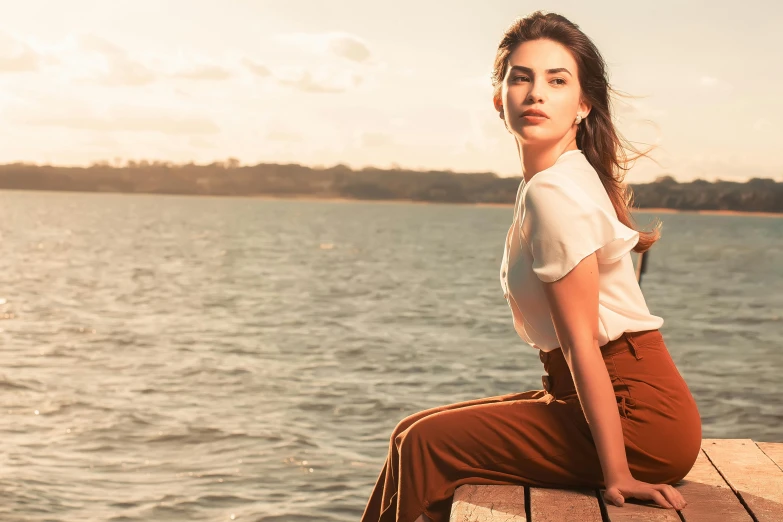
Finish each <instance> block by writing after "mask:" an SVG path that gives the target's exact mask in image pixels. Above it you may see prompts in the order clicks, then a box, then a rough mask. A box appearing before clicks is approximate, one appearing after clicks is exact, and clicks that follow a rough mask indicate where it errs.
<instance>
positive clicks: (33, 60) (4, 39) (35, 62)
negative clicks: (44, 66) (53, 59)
mask: <svg viewBox="0 0 783 522" xmlns="http://www.w3.org/2000/svg"><path fill="white" fill-rule="evenodd" d="M40 65H41V55H39V54H38V53H37V52H36V51H35V50H34V49H33V48H32V47H30V46H29V45H27V44H26V43H24V42H22V41H19V40H16V39H15V38H12V37H10V36H8V35H5V34H0V72H3V73H15V72H28V71H37V70H38V69H39V67H40Z"/></svg>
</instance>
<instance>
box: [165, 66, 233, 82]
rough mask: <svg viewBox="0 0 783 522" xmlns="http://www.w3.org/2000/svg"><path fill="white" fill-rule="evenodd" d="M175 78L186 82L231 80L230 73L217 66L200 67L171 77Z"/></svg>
mask: <svg viewBox="0 0 783 522" xmlns="http://www.w3.org/2000/svg"><path fill="white" fill-rule="evenodd" d="M173 76H174V77H175V78H184V79H187V80H227V79H229V78H231V76H232V74H231V71H229V70H228V69H226V68H224V67H220V66H218V65H200V66H196V67H193V68H191V69H189V70H186V71H181V72H178V73H176V74H174V75H173Z"/></svg>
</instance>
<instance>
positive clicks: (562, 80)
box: [552, 78, 566, 85]
mask: <svg viewBox="0 0 783 522" xmlns="http://www.w3.org/2000/svg"><path fill="white" fill-rule="evenodd" d="M552 81H553V82H557V81H560V82H563V83H558V85H565V84H566V81H565V80H564V79H562V78H555V79H554V80H552Z"/></svg>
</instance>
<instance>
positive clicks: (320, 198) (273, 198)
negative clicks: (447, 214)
mask: <svg viewBox="0 0 783 522" xmlns="http://www.w3.org/2000/svg"><path fill="white" fill-rule="evenodd" d="M6 191H7V192H15V191H19V192H56V193H68V192H73V193H79V194H125V195H131V196H136V195H138V196H176V197H179V196H182V197H189V198H192V197H199V198H242V199H262V200H269V201H326V202H330V203H392V204H403V203H404V204H415V205H462V206H469V207H499V208H513V207H514V203H460V202H450V201H443V202H441V201H421V200H412V199H358V198H343V197H337V196H312V195H304V194H303V195H290V196H275V195H271V194H248V195H243V194H236V195H234V194H232V195H227V194H171V193H161V192H119V191H117V192H115V191H105V192H104V191H80V190H73V191H71V190H57V189H32V190H31V189H15V188H0V192H6ZM632 212H634V213H639V212H640V213H645V214H647V213H650V214H705V215H715V216H758V217H777V218H781V217H783V212H759V211H742V210H680V209H675V208H665V207H654V208H653V207H650V208H633V209H632Z"/></svg>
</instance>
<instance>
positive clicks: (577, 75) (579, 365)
mask: <svg viewBox="0 0 783 522" xmlns="http://www.w3.org/2000/svg"><path fill="white" fill-rule="evenodd" d="M493 84H494V85H495V93H494V105H495V109H496V110H497V111H498V113H499V116H500V118H502V119H503V120H504V122H505V125H506V128H507V129H508V131H509V132H510V133H511V134H512V135H513V136H514V138H515V140H516V144H517V150H518V152H519V157H520V161H521V166H522V172H523V174H524V180H523V181H522V182H521V183H520V188H519V190H518V192H517V200H516V204H515V208H514V220H513V223H512V226H511V228H510V229H509V232H508V235H507V237H506V245H505V251H504V255H503V262H502V266H501V271H500V279H501V285H502V286H503V289H504V291H505V297H506V299H507V300H508V303H509V306H510V307H511V311H512V317H513V324H514V328H515V330H516V331H517V333H518V334H519V335H520V337H521V338H522V339H523V340H525V341H526V342H528V343H529V344H530V345H531V346H532V347H533V348H536V349H538V350H539V353H540V358H541V361H542V362H543V363H544V369H545V371H546V373H547V375H545V376H544V377H543V381H544V389H543V390H531V391H526V392H522V393H513V394H508V395H501V396H496V397H488V398H483V399H476V400H472V401H467V402H460V403H456V404H450V405H445V406H440V407H436V408H432V409H428V410H425V411H422V412H419V413H415V414H413V415H410V416H408V417H406V418H405V419H403V420H402V421H400V422H399V423H398V424H397V426H396V427H395V429H394V430H393V432H392V434H391V437H390V440H389V454H388V456H387V459H386V463H385V465H384V467H383V469H382V470H381V473H380V476H379V477H378V481H377V484H376V485H375V488H374V489H373V491H372V495H371V497H370V499H369V502H368V504H367V507H366V508H365V511H364V515H363V516H362V521H363V522H368V521H372V522H376V521H382V522H386V521H397V522H427V521H430V520H432V521H435V522H447V521H448V518H449V513H450V507H451V502H452V497H453V494H454V491H455V489H456V488H458V487H459V486H461V485H463V484H500V485H528V486H538V487H555V488H557V487H589V488H605V492H604V499H605V500H606V501H607V502H611V503H613V504H615V505H622V504H623V502H624V499H625V498H629V497H636V498H638V499H647V500H653V501H655V502H656V503H657V504H659V505H661V506H663V507H666V508H677V509H679V508H682V507H683V506H684V505H685V500H684V499H683V497H682V495H681V494H680V493H679V492H678V491H677V490H676V489H675V488H674V487H672V484H676V483H677V482H678V481H679V480H681V479H682V478H683V477H685V475H686V474H687V473H688V471H689V470H690V469H691V467H692V466H693V464H694V462H695V460H696V457H697V455H698V452H699V451H700V447H701V419H700V416H699V412H698V409H697V407H696V403H695V401H694V399H693V397H692V395H691V393H690V391H689V389H688V387H687V385H686V383H685V382H684V380H683V379H682V377H681V375H680V373H679V372H678V370H677V368H676V367H675V365H674V363H673V361H672V359H671V357H670V355H669V352H668V350H667V348H666V346H665V344H664V340H663V337H662V335H661V333H660V332H659V330H658V329H659V327H660V326H661V325H662V324H663V319H662V318H661V317H658V316H655V315H652V314H650V311H649V310H648V308H647V305H646V303H645V300H644V297H643V295H642V292H641V289H640V288H639V284H638V282H637V280H636V276H635V273H634V269H633V263H632V261H631V257H630V252H631V250H633V251H636V252H643V251H645V250H647V249H648V248H650V246H651V245H652V244H653V243H654V242H655V241H656V240H657V239H658V238H659V237H660V232H658V230H657V229H656V230H654V231H653V232H639V231H637V230H635V229H634V228H632V226H631V215H630V211H629V208H628V205H629V200H630V199H631V198H627V197H626V192H625V190H626V188H625V186H624V185H622V184H621V183H622V176H619V175H618V170H619V169H620V168H621V164H622V163H623V162H621V161H620V160H619V159H618V155H619V154H620V153H621V151H622V147H621V146H620V138H619V137H618V134H617V132H616V130H615V129H614V126H613V124H612V119H611V115H610V109H609V92H610V90H611V89H610V87H609V85H608V82H607V79H606V76H605V66H604V62H603V59H602V57H601V55H600V54H599V52H598V50H597V49H596V48H595V46H594V44H593V43H592V42H591V40H590V39H589V38H588V37H587V36H585V35H584V34H583V33H582V32H581V31H580V30H579V28H578V26H576V25H575V24H573V23H571V22H570V21H568V20H567V19H566V18H564V17H562V16H559V15H556V14H551V13H550V14H543V13H542V12H540V11H539V12H535V13H533V14H531V15H530V16H528V17H526V18H523V19H519V20H517V21H516V22H515V23H514V24H513V25H512V26H511V27H510V28H509V29H508V30H507V31H506V34H505V35H504V37H503V40H502V41H501V43H500V46H499V48H498V53H497V57H496V60H495V66H494V71H493ZM637 157H638V156H637Z"/></svg>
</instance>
